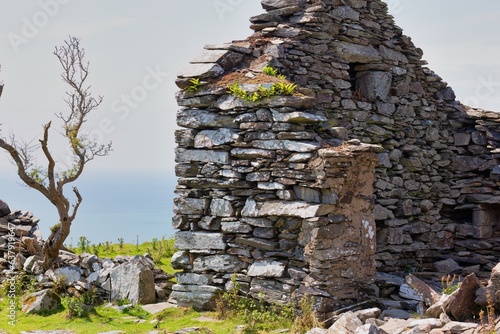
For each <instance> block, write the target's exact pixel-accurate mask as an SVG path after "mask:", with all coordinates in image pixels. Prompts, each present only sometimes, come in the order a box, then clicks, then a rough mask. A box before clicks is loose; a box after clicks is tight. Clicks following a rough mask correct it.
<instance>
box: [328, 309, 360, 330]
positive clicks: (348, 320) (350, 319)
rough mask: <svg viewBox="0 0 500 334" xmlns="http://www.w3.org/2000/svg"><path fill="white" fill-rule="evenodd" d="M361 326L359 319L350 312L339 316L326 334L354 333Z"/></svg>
mask: <svg viewBox="0 0 500 334" xmlns="http://www.w3.org/2000/svg"><path fill="white" fill-rule="evenodd" d="M361 326H363V323H362V322H361V320H359V318H358V317H357V316H356V315H355V314H354V313H353V312H351V311H348V312H346V313H344V314H342V315H341V316H340V318H339V319H338V320H337V321H335V322H334V323H333V325H331V326H330V328H328V331H327V332H326V333H327V334H338V333H346V334H348V333H355V331H356V329H357V328H358V327H361Z"/></svg>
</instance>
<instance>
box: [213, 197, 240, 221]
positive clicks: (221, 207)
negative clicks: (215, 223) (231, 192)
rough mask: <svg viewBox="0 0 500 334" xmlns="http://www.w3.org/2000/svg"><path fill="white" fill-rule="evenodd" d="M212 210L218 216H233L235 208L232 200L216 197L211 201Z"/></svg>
mask: <svg viewBox="0 0 500 334" xmlns="http://www.w3.org/2000/svg"><path fill="white" fill-rule="evenodd" d="M210 212H211V214H212V216H216V217H231V216H232V215H233V212H234V209H233V206H232V205H231V202H229V201H226V200H225V199H221V198H214V199H212V202H211V203H210Z"/></svg>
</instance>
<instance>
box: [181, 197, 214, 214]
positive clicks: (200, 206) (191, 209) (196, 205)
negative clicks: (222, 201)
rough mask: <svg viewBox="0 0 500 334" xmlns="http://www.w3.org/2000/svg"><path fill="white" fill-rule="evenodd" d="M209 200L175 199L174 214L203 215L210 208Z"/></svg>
mask: <svg viewBox="0 0 500 334" xmlns="http://www.w3.org/2000/svg"><path fill="white" fill-rule="evenodd" d="M208 203H209V200H208V199H206V198H184V197H176V198H174V204H175V206H174V213H176V214H183V215H202V214H204V213H205V210H206V209H207V208H208Z"/></svg>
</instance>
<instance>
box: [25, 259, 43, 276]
mask: <svg viewBox="0 0 500 334" xmlns="http://www.w3.org/2000/svg"><path fill="white" fill-rule="evenodd" d="M23 268H24V270H25V271H26V272H27V273H33V274H41V273H43V271H44V270H43V256H41V255H32V256H30V257H28V258H27V259H26V261H25V262H24V267H23Z"/></svg>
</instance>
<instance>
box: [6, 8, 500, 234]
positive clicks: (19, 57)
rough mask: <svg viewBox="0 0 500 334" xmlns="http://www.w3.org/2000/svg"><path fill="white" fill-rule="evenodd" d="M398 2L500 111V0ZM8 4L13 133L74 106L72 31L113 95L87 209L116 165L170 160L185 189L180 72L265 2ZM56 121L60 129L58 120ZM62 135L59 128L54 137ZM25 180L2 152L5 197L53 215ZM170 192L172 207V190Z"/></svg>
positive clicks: (96, 78)
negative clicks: (69, 94)
mask: <svg viewBox="0 0 500 334" xmlns="http://www.w3.org/2000/svg"><path fill="white" fill-rule="evenodd" d="M388 3H389V7H390V11H391V13H392V14H393V15H394V16H395V20H396V24H398V25H399V26H400V27H402V28H403V29H404V32H405V34H406V35H409V36H411V37H412V39H413V41H414V43H415V44H416V45H417V46H418V47H420V48H422V49H423V50H424V59H426V60H427V61H428V62H429V67H430V68H432V69H433V70H434V71H435V72H436V73H437V74H439V75H440V76H441V77H442V78H443V79H444V80H445V81H447V82H448V83H449V84H450V85H451V86H452V87H453V88H454V90H455V92H456V94H457V96H458V98H459V99H460V100H461V101H462V102H465V103H467V104H469V105H472V106H475V107H482V108H485V109H490V110H497V111H500V35H499V34H498V31H500V20H499V19H498V18H499V17H500V2H499V1H498V0H482V1H477V0H476V1H472V0H390V1H388ZM0 6H1V7H0V8H1V10H0V65H1V66H2V67H1V72H0V81H3V82H4V83H5V89H4V92H3V95H2V97H1V98H0V123H2V124H3V125H2V126H1V127H0V129H2V134H1V135H3V136H6V135H8V134H9V133H10V132H12V133H15V134H17V135H18V136H22V137H23V138H24V139H25V140H26V141H29V140H37V139H38V138H40V134H41V130H42V124H44V123H46V122H48V121H49V120H53V119H54V116H53V115H54V113H57V112H61V111H63V112H64V111H65V108H66V106H65V104H64V103H63V101H62V97H63V96H64V92H65V91H66V89H67V88H66V87H65V86H64V84H63V82H62V81H61V79H60V73H61V69H60V65H59V63H58V61H57V59H56V57H55V56H54V55H53V54H52V52H53V50H54V47H55V46H58V45H62V43H63V41H64V40H65V39H66V38H67V37H68V35H71V36H75V37H80V38H81V43H82V45H83V47H84V48H85V49H86V52H87V56H88V60H89V61H90V63H91V64H90V70H91V74H90V77H89V83H91V84H92V91H93V92H94V93H95V94H96V95H103V96H104V102H103V104H102V105H101V107H100V108H99V109H98V110H96V112H95V113H94V115H92V117H91V120H89V122H88V123H87V128H86V129H87V132H89V133H92V135H93V136H94V137H95V138H96V139H98V140H99V141H100V142H102V143H107V142H109V141H112V142H113V148H114V151H113V152H112V153H111V155H110V156H108V157H106V158H102V159H98V160H95V161H92V163H91V164H90V165H89V166H88V169H87V170H86V173H85V177H88V175H92V173H96V172H99V173H100V179H99V180H103V181H102V187H103V191H102V193H101V192H100V193H99V194H97V195H100V197H99V196H97V195H95V194H94V195H92V196H87V197H86V201H85V203H84V205H82V209H81V215H82V218H83V217H84V216H85V214H86V213H85V211H84V210H89V211H92V210H94V211H95V210H99V209H92V208H96V207H98V206H99V205H101V206H104V207H106V206H107V207H111V206H112V205H113V204H114V202H116V201H119V199H117V195H107V194H106V193H105V190H106V188H113V187H114V186H112V185H110V184H107V183H106V177H103V176H102V175H103V174H104V175H106V173H108V174H107V175H110V176H116V175H117V174H119V173H121V172H123V173H130V172H134V173H139V174H141V173H142V174H144V175H149V174H157V173H158V172H159V173H160V175H163V176H160V178H161V180H159V181H158V182H165V183H166V180H167V179H168V180H169V186H168V187H167V185H165V188H168V189H166V192H168V194H172V193H173V188H174V186H173V184H174V183H175V181H174V180H173V179H174V177H173V168H174V153H173V152H174V146H175V143H174V139H173V133H174V130H175V128H176V125H175V115H176V111H177V109H178V107H177V105H176V101H175V98H174V94H175V92H176V90H177V88H176V87H175V85H174V80H175V75H176V73H177V72H178V71H179V70H180V69H181V68H182V67H184V66H185V65H186V64H187V63H188V62H189V60H190V59H192V58H194V57H195V56H196V55H197V54H198V53H199V52H200V51H201V50H202V48H203V45H204V44H213V43H223V42H229V41H231V40H234V39H245V38H246V37H247V36H249V35H250V34H251V33H252V31H251V30H250V29H249V28H248V26H249V21H248V19H249V17H251V16H253V15H257V14H260V13H262V12H263V10H262V9H261V6H260V1H259V0H175V1H174V0H146V1H141V2H139V1H130V0H105V1H103V0H99V1H98V0H86V1H81V0H80V1H78V0H36V1H34V0H22V1H12V0H0ZM53 128H54V129H57V122H56V121H55V122H54V123H53ZM56 137H57V133H53V134H52V137H51V138H52V139H53V140H55V139H56ZM57 157H58V159H59V160H61V161H65V160H66V158H65V157H66V154H65V151H64V150H62V151H58V153H57ZM111 173H112V174H111ZM115 179H116V178H115ZM127 181H128V180H126V179H124V182H125V184H127V183H126V182H127ZM18 183H19V180H18V178H17V175H16V171H15V168H14V166H12V165H11V164H10V162H9V159H8V156H7V154H6V153H4V152H0V198H2V197H3V198H4V199H7V197H9V196H7V197H5V196H6V194H9V195H10V194H12V195H14V193H15V194H16V195H17V197H15V198H17V199H18V200H20V202H17V203H15V204H12V205H11V206H13V208H22V209H25V210H32V211H34V212H35V214H36V215H37V216H39V217H40V218H42V221H44V222H46V221H49V222H50V221H53V220H54V219H55V218H53V217H52V216H46V214H45V213H44V210H49V209H50V210H52V211H53V209H52V208H49V206H48V202H47V201H46V200H45V199H44V198H42V197H41V196H38V197H36V199H34V198H33V199H29V198H28V195H29V194H27V193H26V191H25V190H24V189H22V191H24V192H21V188H20V187H19V185H18ZM80 184H81V183H80ZM99 184H101V183H99ZM77 185H78V184H77ZM125 191H126V190H125ZM145 191H146V192H148V190H145ZM32 192H35V191H34V190H33V191H31V192H29V193H30V194H31V193H32ZM150 192H151V196H157V195H153V192H152V191H150ZM164 196H165V197H167V195H164ZM169 196H170V197H171V195H169ZM11 197H13V198H14V196H11ZM84 197H85V196H84ZM89 197H90V198H89ZM92 200H94V201H95V202H96V203H94V204H92ZM162 200H164V201H165V208H166V211H167V209H168V210H169V211H170V213H171V209H170V207H171V205H172V203H171V202H172V200H171V198H165V199H163V198H160V201H162ZM105 201H109V202H108V203H105ZM146 201H147V199H146ZM25 202H26V204H25ZM8 203H9V201H8ZM159 205H160V206H161V202H160V204H159ZM85 206H86V207H85ZM140 209H141V208H137V207H131V208H130V210H135V211H137V210H140ZM82 210H83V211H82ZM142 210H144V208H142ZM52 211H50V213H47V215H53V214H54V212H52ZM91 213H93V214H100V213H96V212H91ZM168 214H169V213H165V215H166V216H167V215H168ZM168 218H169V217H165V225H166V226H167V225H170V223H169V221H168ZM104 219H107V218H104ZM96 224H100V222H96ZM45 225H47V224H44V226H45ZM47 226H48V225H47ZM47 226H45V227H44V228H47ZM77 226H80V227H81V226H83V224H78V225H77ZM82 228H83V227H82ZM138 228H140V227H138ZM77 233H81V234H82V235H88V233H89V232H88V231H87V230H82V231H81V232H77ZM130 233H131V234H132V235H135V232H134V231H131V232H130ZM160 233H163V232H160ZM77 236H78V235H77ZM160 236H161V234H160Z"/></svg>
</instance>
